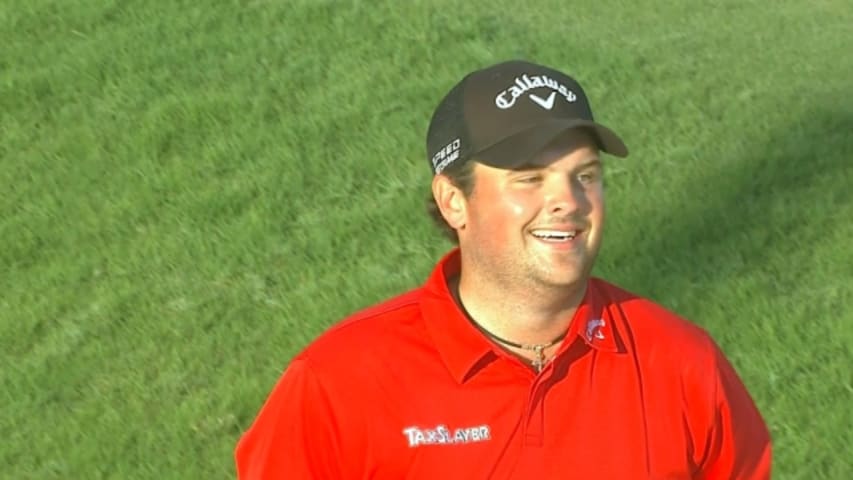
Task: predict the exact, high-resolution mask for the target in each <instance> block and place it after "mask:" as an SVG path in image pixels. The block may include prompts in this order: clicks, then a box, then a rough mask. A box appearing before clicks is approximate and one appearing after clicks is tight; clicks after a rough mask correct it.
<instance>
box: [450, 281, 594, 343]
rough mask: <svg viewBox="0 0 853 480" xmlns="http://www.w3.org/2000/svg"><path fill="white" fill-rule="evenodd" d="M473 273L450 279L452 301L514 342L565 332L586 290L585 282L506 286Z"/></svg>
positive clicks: (547, 338)
mask: <svg viewBox="0 0 853 480" xmlns="http://www.w3.org/2000/svg"><path fill="white" fill-rule="evenodd" d="M472 273H473V272H470V271H469V272H468V274H467V275H466V272H465V270H464V269H463V271H462V272H461V273H460V275H459V276H458V277H456V278H453V279H449V283H450V285H449V287H450V290H451V292H454V296H455V297H456V298H455V300H456V301H457V302H459V303H460V305H462V306H463V308H464V310H465V311H467V313H468V314H469V315H470V316H471V317H472V320H473V321H475V322H477V324H479V325H480V327H482V328H484V329H486V330H487V331H489V332H491V333H492V334H494V335H498V336H499V337H501V338H505V339H507V340H510V341H513V342H516V343H526V344H545V343H548V342H550V341H552V340H553V339H554V338H557V337H558V336H560V335H562V334H563V333H565V331H566V329H568V327H569V323H570V322H571V320H572V317H573V316H574V313H575V311H576V310H577V307H578V305H580V303H581V301H582V300H583V297H584V293H585V292H586V282H584V283H583V284H582V285H578V286H577V287H575V288H572V287H569V286H567V287H551V286H546V285H531V286H527V288H526V287H524V286H521V285H519V286H518V288H514V289H507V288H506V286H505V285H495V284H494V282H490V281H489V280H490V279H487V278H479V277H478V276H477V275H476V274H472Z"/></svg>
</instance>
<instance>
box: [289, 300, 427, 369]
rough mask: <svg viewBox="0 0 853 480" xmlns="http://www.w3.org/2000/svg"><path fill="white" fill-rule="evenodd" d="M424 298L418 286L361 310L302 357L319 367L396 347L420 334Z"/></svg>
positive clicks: (315, 342)
mask: <svg viewBox="0 0 853 480" xmlns="http://www.w3.org/2000/svg"><path fill="white" fill-rule="evenodd" d="M422 297H423V288H422V287H421V288H415V289H412V290H409V291H407V292H405V293H402V294H399V295H396V296H394V297H391V298H388V299H386V300H384V301H381V302H379V303H376V304H373V305H371V306H368V307H366V308H363V309H361V310H358V311H356V312H354V313H352V314H350V315H348V316H346V317H344V318H343V319H341V320H339V321H337V322H336V323H334V324H332V325H331V326H330V327H329V328H328V329H326V330H325V331H324V332H322V333H321V334H320V335H319V336H318V337H317V338H315V339H314V340H313V341H311V343H309V344H308V345H307V346H306V347H305V348H304V349H303V350H302V352H301V353H300V354H299V355H298V356H299V357H301V358H304V359H307V360H309V362H310V363H311V364H314V365H318V366H319V365H322V364H324V363H329V362H331V363H338V362H340V361H341V360H342V359H345V358H349V359H350V360H351V361H357V358H356V357H364V356H365V355H369V354H370V352H371V351H372V350H375V349H377V348H379V349H385V350H389V349H393V348H395V346H396V345H397V344H400V343H405V342H406V341H407V340H409V338H410V337H412V336H415V337H416V336H418V335H419V334H420V330H421V328H422V325H421V323H422V322H421V321H420V320H421V309H420V300H421V298H422Z"/></svg>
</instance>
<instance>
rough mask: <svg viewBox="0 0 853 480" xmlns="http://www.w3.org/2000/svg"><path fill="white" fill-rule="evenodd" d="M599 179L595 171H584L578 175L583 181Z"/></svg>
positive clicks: (588, 181)
mask: <svg viewBox="0 0 853 480" xmlns="http://www.w3.org/2000/svg"><path fill="white" fill-rule="evenodd" d="M597 179H598V175H597V174H595V173H594V172H584V173H581V174H580V175H578V180H579V181H580V182H581V183H590V182H594V181H596V180H597Z"/></svg>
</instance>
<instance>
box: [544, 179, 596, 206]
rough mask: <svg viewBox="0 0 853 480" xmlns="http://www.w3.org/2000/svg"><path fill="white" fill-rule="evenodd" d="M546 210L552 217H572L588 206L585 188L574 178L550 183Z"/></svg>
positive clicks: (554, 180) (555, 180) (553, 180)
mask: <svg viewBox="0 0 853 480" xmlns="http://www.w3.org/2000/svg"><path fill="white" fill-rule="evenodd" d="M546 202H547V203H546V208H547V210H548V212H549V213H551V214H552V215H572V214H575V213H578V212H579V211H582V210H583V209H584V208H585V207H586V206H587V205H588V202H587V198H586V194H585V192H584V189H583V186H582V185H580V182H579V181H577V180H575V179H573V178H564V177H563V178H555V179H552V180H551V181H549V182H548V185H547V193H546Z"/></svg>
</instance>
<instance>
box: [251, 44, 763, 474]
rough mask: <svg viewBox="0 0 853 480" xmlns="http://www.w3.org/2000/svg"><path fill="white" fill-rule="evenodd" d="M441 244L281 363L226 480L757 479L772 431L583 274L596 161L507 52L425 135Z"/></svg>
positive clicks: (604, 142) (616, 293)
mask: <svg viewBox="0 0 853 480" xmlns="http://www.w3.org/2000/svg"><path fill="white" fill-rule="evenodd" d="M427 150H428V152H427V153H428V159H429V161H430V165H431V167H432V172H433V180H432V202H433V207H432V211H433V212H434V214H435V216H436V219H437V220H439V221H440V222H442V224H443V225H444V227H445V228H446V229H447V231H448V232H449V233H451V234H452V235H453V238H454V239H456V240H457V241H458V248H455V249H453V250H452V251H451V252H450V253H448V254H447V255H446V256H445V257H444V258H443V259H442V260H441V261H440V262H439V263H438V265H437V266H436V267H435V270H434V271H433V273H432V275H431V276H430V278H429V279H428V280H427V281H426V283H425V284H424V285H423V286H422V287H420V288H417V289H415V290H412V291H410V292H408V293H405V294H403V295H401V296H399V297H396V298H393V299H391V300H389V301H387V302H384V303H382V304H380V305H376V306H373V307H371V308H368V309H366V310H364V311H361V312H359V313H357V314H355V315H353V316H352V317H351V318H349V319H347V320H346V321H344V322H342V323H340V324H338V325H336V326H335V327H333V328H331V329H330V330H329V331H327V332H326V333H324V334H323V335H322V336H320V338H318V339H317V340H316V341H314V342H313V343H312V344H311V345H309V346H308V347H307V348H306V349H305V350H304V351H303V352H302V353H300V354H299V355H297V356H296V357H295V358H294V359H293V360H292V362H291V363H290V365H289V366H288V368H287V370H286V371H285V373H284V374H283V376H282V378H281V379H280V380H279V383H278V384H277V385H276V386H275V388H274V389H273V391H272V394H271V395H270V397H269V398H268V400H267V401H266V403H265V405H264V406H263V408H262V409H261V411H260V414H259V415H258V417H257V419H256V420H255V422H254V424H253V425H252V426H251V428H250V429H249V430H248V432H247V433H246V434H245V435H244V436H243V438H242V439H241V440H240V443H239V444H238V447H237V450H236V463H237V470H238V474H239V477H240V478H241V479H260V478H264V479H272V478H288V479H307V478H329V479H356V478H358V479H362V478H371V479H399V478H410V479H427V478H442V479H487V478H489V479H492V478H493V479H557V478H601V479H611V478H612V479H628V478H630V479H663V478H685V479H686V478H701V479H764V478H768V477H769V475H770V462H771V447H770V438H769V434H768V431H767V428H766V427H765V424H764V421H763V420H762V418H761V415H760V414H759V412H758V410H757V409H756V407H755V405H754V403H753V401H752V399H751V398H750V396H749V394H748V393H747V391H746V389H745V388H744V385H743V384H742V382H741V381H740V379H739V378H738V375H737V374H736V372H735V371H734V369H733V368H732V367H731V365H730V364H729V362H728V361H727V360H726V358H725V356H724V355H723V353H722V352H721V351H720V349H719V348H718V347H717V345H716V344H715V343H714V341H713V340H712V339H711V338H710V337H709V335H707V334H706V333H705V332H704V331H703V330H702V329H700V328H698V327H696V326H694V325H693V324H691V323H689V322H687V321H686V320H683V319H681V318H679V317H678V316H676V315H675V314H673V313H671V312H669V311H667V310H665V309H664V308H662V307H660V306H658V305H655V304H654V303H652V302H650V301H649V300H645V299H643V298H639V297H637V296H635V295H632V294H631V293H629V292H626V291H624V290H621V289H619V288H618V287H616V286H614V285H611V284H609V283H607V282H605V281H603V280H601V279H597V278H592V277H591V276H590V272H591V270H592V267H593V262H594V260H595V258H596V255H597V253H598V250H599V246H600V245H601V240H602V228H603V225H604V191H603V183H602V159H601V156H600V152H606V153H609V154H612V155H615V156H618V157H624V156H627V148H626V147H625V144H624V143H623V142H622V140H621V139H620V138H619V137H618V136H617V135H616V134H615V133H614V132H613V131H611V130H610V129H608V128H606V127H604V126H602V125H600V124H598V123H596V122H595V121H594V120H593V116H592V112H591V109H590V105H589V102H588V100H587V97H586V95H585V93H584V91H583V90H582V89H581V86H580V85H578V83H577V82H576V81H575V80H573V79H572V78H570V77H569V76H567V75H565V74H563V73H561V72H558V71H556V70H553V69H551V68H548V67H545V66H541V65H536V64H532V63H528V62H523V61H511V62H505V63H501V64H497V65H493V66H491V67H488V68H485V69H483V70H479V71H476V72H473V73H471V74H469V75H467V76H466V77H465V78H464V79H463V80H461V81H460V82H459V83H458V84H457V85H456V86H455V87H454V88H453V89H452V90H451V91H450V92H449V93H448V94H447V96H446V97H445V98H444V99H443V100H442V102H441V103H440V104H439V106H438V108H437V110H436V111H435V113H434V115H433V118H432V121H431V123H430V126H429V131H428V134H427Z"/></svg>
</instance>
